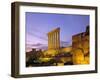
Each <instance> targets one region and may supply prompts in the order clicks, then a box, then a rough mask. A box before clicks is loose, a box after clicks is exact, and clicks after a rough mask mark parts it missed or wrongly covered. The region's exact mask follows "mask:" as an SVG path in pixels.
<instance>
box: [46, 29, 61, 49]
mask: <svg viewBox="0 0 100 80" xmlns="http://www.w3.org/2000/svg"><path fill="white" fill-rule="evenodd" d="M59 48H60V28H57V29H55V30H53V31H51V32H49V33H48V49H59Z"/></svg>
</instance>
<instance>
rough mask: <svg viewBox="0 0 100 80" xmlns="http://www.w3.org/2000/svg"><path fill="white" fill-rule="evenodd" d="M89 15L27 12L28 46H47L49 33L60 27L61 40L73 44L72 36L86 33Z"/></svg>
mask: <svg viewBox="0 0 100 80" xmlns="http://www.w3.org/2000/svg"><path fill="white" fill-rule="evenodd" d="M87 25H89V15H74V14H51V13H32V12H26V35H27V36H26V44H39V43H41V44H47V33H48V32H49V31H51V30H53V29H55V28H58V27H60V40H61V41H65V42H71V39H72V35H75V34H77V33H80V32H84V31H85V29H86V26H87Z"/></svg>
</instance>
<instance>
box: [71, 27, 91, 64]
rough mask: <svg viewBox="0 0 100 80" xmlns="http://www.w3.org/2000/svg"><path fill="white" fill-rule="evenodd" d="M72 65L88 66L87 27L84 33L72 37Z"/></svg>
mask: <svg viewBox="0 0 100 80" xmlns="http://www.w3.org/2000/svg"><path fill="white" fill-rule="evenodd" d="M72 53H73V63H74V64H89V54H90V53H89V26H87V28H86V31H85V32H82V33H79V34H76V35H73V36H72Z"/></svg>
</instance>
